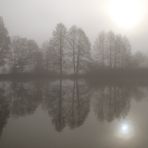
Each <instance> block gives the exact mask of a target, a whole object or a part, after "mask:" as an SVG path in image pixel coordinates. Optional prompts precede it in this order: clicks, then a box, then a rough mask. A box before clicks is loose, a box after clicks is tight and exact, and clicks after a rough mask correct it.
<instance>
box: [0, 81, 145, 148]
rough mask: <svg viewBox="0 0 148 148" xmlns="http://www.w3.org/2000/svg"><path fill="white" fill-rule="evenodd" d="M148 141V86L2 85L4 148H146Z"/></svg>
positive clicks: (85, 83)
mask: <svg viewBox="0 0 148 148" xmlns="http://www.w3.org/2000/svg"><path fill="white" fill-rule="evenodd" d="M147 137H148V86H147V85H140V84H136V85H135V84H134V85H127V84H118V83H114V84H111V83H109V84H107V83H104V84H103V83H98V84H95V85H93V84H91V83H90V82H88V81H86V80H68V79H65V80H38V81H35V80H34V81H1V82H0V147H1V148H99V147H101V148H125V147H126V148H135V147H138V148H140V147H142V148H147V147H148V140H147Z"/></svg>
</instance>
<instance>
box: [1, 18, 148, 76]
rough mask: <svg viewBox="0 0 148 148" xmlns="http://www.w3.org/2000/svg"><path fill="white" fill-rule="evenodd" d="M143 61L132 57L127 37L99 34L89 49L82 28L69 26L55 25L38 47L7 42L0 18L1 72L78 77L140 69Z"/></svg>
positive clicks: (29, 42) (30, 42)
mask: <svg viewBox="0 0 148 148" xmlns="http://www.w3.org/2000/svg"><path fill="white" fill-rule="evenodd" d="M93 53H94V54H93ZM146 59H147V58H145V61H146ZM143 60H144V55H143V54H142V53H139V52H138V53H136V54H132V52H131V45H130V42H129V40H128V38H127V37H125V36H122V35H120V34H115V33H113V32H111V31H110V32H101V33H100V34H99V35H98V36H97V38H96V40H95V42H94V45H91V43H90V41H89V38H88V36H87V35H86V33H85V32H84V30H83V29H82V28H79V27H77V26H72V27H70V28H69V29H67V28H66V27H65V26H64V24H62V23H59V24H57V26H56V27H55V30H54V31H53V33H52V37H51V38H50V40H49V41H47V42H45V43H44V44H43V46H42V47H39V46H38V44H37V43H36V42H35V41H34V40H31V39H27V38H23V37H13V38H10V36H9V33H8V31H7V28H6V27H5V24H4V21H3V18H2V17H0V69H1V72H5V71H7V72H9V73H24V72H47V73H48V72H55V73H59V74H61V75H62V74H64V73H73V74H79V73H82V72H86V71H87V70H89V69H90V68H92V67H97V68H128V67H138V66H139V67H140V66H141V65H142V64H141V63H142V62H143Z"/></svg>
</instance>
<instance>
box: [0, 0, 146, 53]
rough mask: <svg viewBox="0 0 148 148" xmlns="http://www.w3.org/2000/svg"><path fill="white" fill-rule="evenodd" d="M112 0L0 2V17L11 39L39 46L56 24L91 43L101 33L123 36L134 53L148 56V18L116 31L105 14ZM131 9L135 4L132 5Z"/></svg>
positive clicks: (25, 0) (17, 0) (6, 0)
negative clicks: (23, 39)
mask: <svg viewBox="0 0 148 148" xmlns="http://www.w3.org/2000/svg"><path fill="white" fill-rule="evenodd" d="M109 1H111V0H0V16H2V17H3V18H4V21H5V25H6V27H7V29H8V31H9V34H10V35H11V36H15V35H19V36H22V37H27V38H31V39H34V40H36V41H37V42H38V43H39V45H41V44H42V43H43V42H44V41H46V40H49V38H50V37H51V34H52V31H53V30H54V28H55V26H56V24H57V23H59V22H62V23H64V24H65V25H66V26H67V27H70V26H71V25H77V26H79V27H82V28H83V29H84V31H85V32H86V33H87V35H88V37H89V38H90V40H91V41H92V42H93V41H94V40H95V38H96V36H97V34H98V33H99V32H100V31H102V30H105V31H110V30H112V31H114V32H116V33H121V34H123V35H124V34H125V35H126V36H127V37H128V38H129V40H130V42H131V44H132V47H133V50H141V51H144V52H148V41H147V38H148V27H147V26H148V14H147V13H146V15H145V18H144V20H143V21H142V22H141V23H140V24H139V25H138V26H137V27H135V28H132V29H130V30H126V29H121V28H120V27H118V26H117V25H116V24H115V23H114V22H113V21H112V19H111V17H110V16H109V15H108V14H107V10H106V9H107V7H106V6H107V5H108V3H109ZM143 1H145V4H147V5H148V2H146V0H143ZM133 5H134V4H133Z"/></svg>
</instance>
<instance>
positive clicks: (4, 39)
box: [0, 17, 10, 66]
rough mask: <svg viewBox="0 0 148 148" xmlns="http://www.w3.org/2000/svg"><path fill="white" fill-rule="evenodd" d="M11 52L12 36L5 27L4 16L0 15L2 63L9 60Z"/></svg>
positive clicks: (0, 55)
mask: <svg viewBox="0 0 148 148" xmlns="http://www.w3.org/2000/svg"><path fill="white" fill-rule="evenodd" d="M9 53H10V38H9V35H8V31H7V29H6V28H5V25H4V22H3V18H2V17H0V65H1V66H2V65H4V64H5V63H6V62H7V59H8V57H9Z"/></svg>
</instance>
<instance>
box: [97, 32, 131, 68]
mask: <svg viewBox="0 0 148 148" xmlns="http://www.w3.org/2000/svg"><path fill="white" fill-rule="evenodd" d="M94 50H95V52H96V53H97V56H96V61H98V64H99V65H100V66H103V67H104V66H105V67H110V68H116V67H118V68H124V67H128V66H129V65H130V58H131V46H130V43H129V41H128V39H127V38H126V37H122V36H121V35H115V34H114V33H113V32H108V33H104V32H102V33H100V35H99V36H98V37H97V39H96V41H95V43H94Z"/></svg>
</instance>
